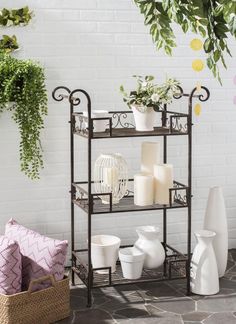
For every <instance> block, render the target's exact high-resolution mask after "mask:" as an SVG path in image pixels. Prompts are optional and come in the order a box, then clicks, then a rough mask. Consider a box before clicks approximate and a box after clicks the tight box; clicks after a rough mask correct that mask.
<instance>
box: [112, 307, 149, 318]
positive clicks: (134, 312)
mask: <svg viewBox="0 0 236 324" xmlns="http://www.w3.org/2000/svg"><path fill="white" fill-rule="evenodd" d="M113 314H115V315H120V316H122V317H126V318H137V317H147V316H149V313H148V311H147V310H146V309H145V307H144V306H142V308H140V307H139V308H135V307H129V308H123V309H118V310H117V311H115V313H113Z"/></svg>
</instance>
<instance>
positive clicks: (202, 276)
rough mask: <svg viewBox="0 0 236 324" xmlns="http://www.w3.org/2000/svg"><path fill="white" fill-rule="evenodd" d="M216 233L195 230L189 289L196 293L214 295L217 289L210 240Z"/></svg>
mask: <svg viewBox="0 0 236 324" xmlns="http://www.w3.org/2000/svg"><path fill="white" fill-rule="evenodd" d="M215 235H216V233H215V232H212V231H207V230H200V231H197V232H195V236H196V238H197V240H198V244H197V245H196V247H195V249H194V252H193V256H192V260H191V291H192V292H193V293H195V294H198V295H214V294H217V293H218V291H219V277H218V269H217V263H216V257H215V252H214V249H213V246H212V241H213V239H214V237H215Z"/></svg>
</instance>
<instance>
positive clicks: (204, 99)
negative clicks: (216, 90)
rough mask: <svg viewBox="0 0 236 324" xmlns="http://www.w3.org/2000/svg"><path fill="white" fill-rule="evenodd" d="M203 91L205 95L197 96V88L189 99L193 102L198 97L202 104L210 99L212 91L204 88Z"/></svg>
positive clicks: (202, 87)
mask: <svg viewBox="0 0 236 324" xmlns="http://www.w3.org/2000/svg"><path fill="white" fill-rule="evenodd" d="M201 89H203V90H205V94H199V95H195V92H196V91H197V87H195V88H194V89H193V90H192V92H191V93H190V95H189V99H190V100H192V98H193V97H195V98H196V97H197V98H198V99H199V101H201V102H204V101H207V100H208V99H209V98H210V91H209V90H208V89H207V88H206V87H204V86H201Z"/></svg>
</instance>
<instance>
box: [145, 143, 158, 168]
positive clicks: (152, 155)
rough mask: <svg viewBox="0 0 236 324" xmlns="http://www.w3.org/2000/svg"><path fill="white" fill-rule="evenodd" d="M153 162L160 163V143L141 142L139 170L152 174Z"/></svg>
mask: <svg viewBox="0 0 236 324" xmlns="http://www.w3.org/2000/svg"><path fill="white" fill-rule="evenodd" d="M154 164H160V144H159V143H157V142H143V143H142V153H141V172H145V173H150V174H153V166H154Z"/></svg>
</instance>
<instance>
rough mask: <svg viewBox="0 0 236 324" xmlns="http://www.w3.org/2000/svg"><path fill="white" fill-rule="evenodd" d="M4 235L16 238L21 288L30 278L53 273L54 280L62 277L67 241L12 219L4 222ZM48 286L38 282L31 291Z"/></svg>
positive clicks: (27, 284)
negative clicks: (56, 238)
mask: <svg viewBox="0 0 236 324" xmlns="http://www.w3.org/2000/svg"><path fill="white" fill-rule="evenodd" d="M5 235H6V236H8V237H9V238H11V239H14V240H16V241H17V242H18V244H19V246H20V252H21V254H22V287H23V290H26V289H28V286H29V283H30V281H31V280H33V279H38V278H40V277H43V276H46V275H54V278H55V280H61V279H63V276H64V266H65V261H66V253H67V247H68V242H67V241H59V240H55V239H52V238H49V237H46V236H43V235H41V234H39V233H37V232H35V231H33V230H30V229H28V228H26V227H24V226H22V225H20V224H18V223H17V222H16V221H15V220H14V219H11V220H10V221H9V222H8V223H7V224H6V229H5ZM48 286H49V285H48V284H46V283H40V284H39V283H38V284H37V285H35V286H34V288H33V291H35V290H40V289H43V288H45V287H48Z"/></svg>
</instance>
